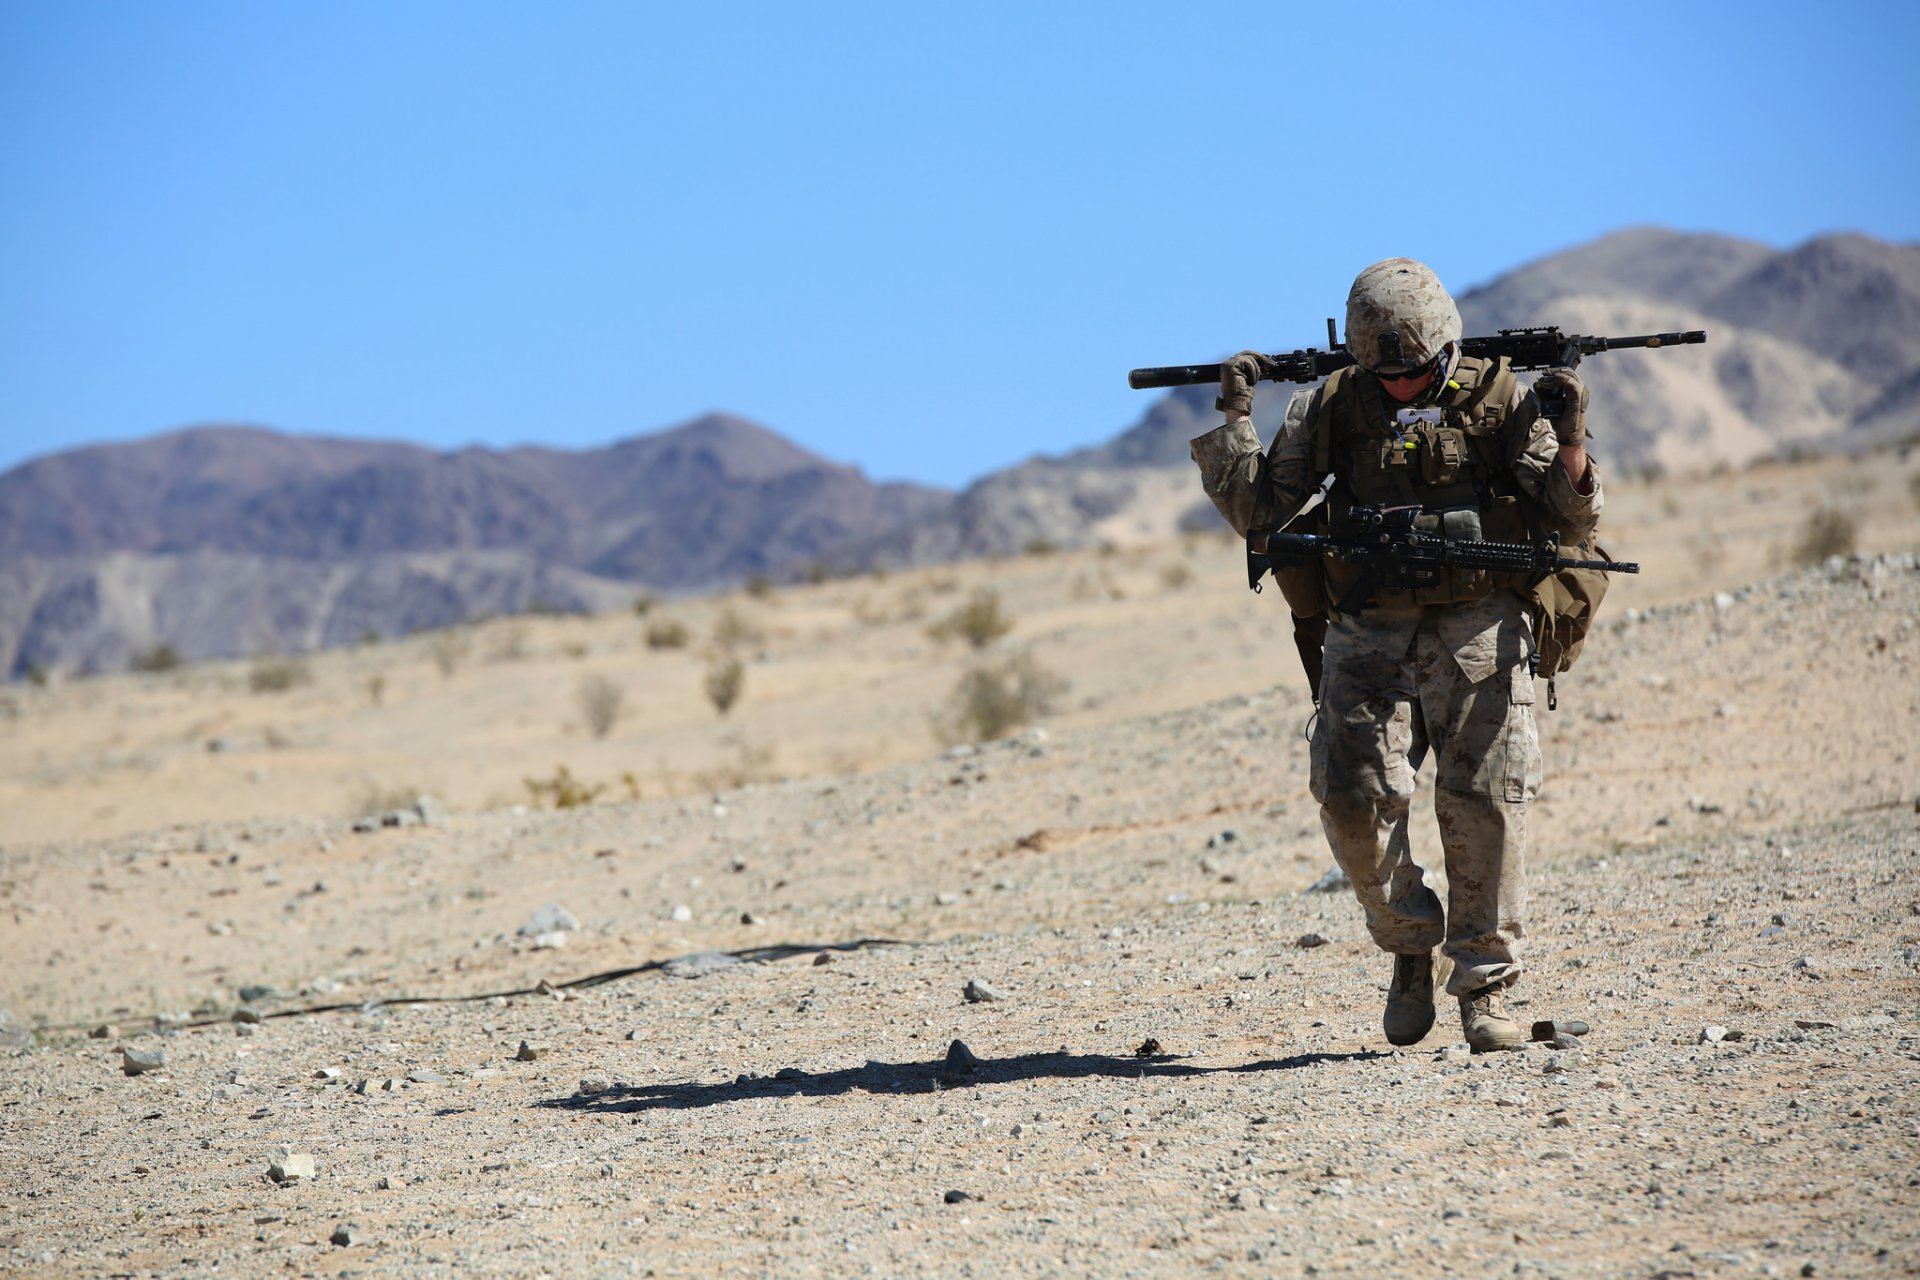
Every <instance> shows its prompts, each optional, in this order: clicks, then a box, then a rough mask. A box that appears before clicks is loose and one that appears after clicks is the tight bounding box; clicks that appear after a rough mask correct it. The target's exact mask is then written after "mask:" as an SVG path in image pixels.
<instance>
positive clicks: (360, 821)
mask: <svg viewBox="0 0 1920 1280" xmlns="http://www.w3.org/2000/svg"><path fill="white" fill-rule="evenodd" d="M379 829H380V819H378V818H355V819H354V820H353V828H352V830H353V833H354V834H355V835H359V836H366V835H372V834H373V833H374V832H376V831H378V830H379Z"/></svg>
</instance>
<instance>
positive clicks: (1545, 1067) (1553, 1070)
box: [1540, 1049, 1580, 1076]
mask: <svg viewBox="0 0 1920 1280" xmlns="http://www.w3.org/2000/svg"><path fill="white" fill-rule="evenodd" d="M1579 1061H1580V1051H1579V1050H1578V1049H1569V1050H1566V1051H1564V1052H1561V1053H1550V1054H1548V1055H1547V1060H1546V1061H1545V1062H1544V1063H1542V1064H1541V1065H1540V1070H1541V1071H1543V1072H1545V1073H1546V1074H1547V1075H1550V1076H1551V1075H1565V1074H1567V1073H1568V1072H1570V1071H1572V1070H1573V1068H1574V1067H1575V1066H1576V1065H1577V1064H1578V1063H1579Z"/></svg>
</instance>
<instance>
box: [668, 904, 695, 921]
mask: <svg viewBox="0 0 1920 1280" xmlns="http://www.w3.org/2000/svg"><path fill="white" fill-rule="evenodd" d="M670 914H671V915H672V917H673V919H674V920H676V921H678V922H679V923H681V924H685V923H686V922H687V921H689V920H691V919H693V908H692V907H690V906H688V905H687V904H686V903H684V902H683V903H681V904H680V905H679V906H677V907H675V908H674V909H673V911H672V912H671V913H670Z"/></svg>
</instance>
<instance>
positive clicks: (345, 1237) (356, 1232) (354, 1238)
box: [327, 1222, 366, 1249]
mask: <svg viewBox="0 0 1920 1280" xmlns="http://www.w3.org/2000/svg"><path fill="white" fill-rule="evenodd" d="M327 1238H328V1239H329V1240H331V1241H332V1242H333V1245H334V1247H335V1248H337V1249H345V1248H347V1247H348V1246H349V1245H356V1244H364V1243H365V1242H366V1234H365V1233H364V1232H362V1231H361V1230H360V1228H358V1227H355V1226H350V1225H348V1224H347V1223H344V1222H343V1223H341V1224H340V1225H339V1226H337V1227H335V1228H334V1229H333V1234H332V1235H331V1236H329V1237H327Z"/></svg>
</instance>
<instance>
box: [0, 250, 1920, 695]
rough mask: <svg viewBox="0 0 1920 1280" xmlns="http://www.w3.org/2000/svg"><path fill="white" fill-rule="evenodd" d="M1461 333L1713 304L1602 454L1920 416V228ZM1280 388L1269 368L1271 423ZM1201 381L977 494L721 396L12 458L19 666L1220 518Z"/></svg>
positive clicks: (8, 531)
mask: <svg viewBox="0 0 1920 1280" xmlns="http://www.w3.org/2000/svg"><path fill="white" fill-rule="evenodd" d="M1459 302H1460V310H1461V315H1462V317H1463V320H1464V322H1465V325H1466V329H1467V332H1469V333H1492V332H1494V331H1496V330H1498V329H1500V328H1509V327H1519V326H1526V325H1540V324H1554V325H1558V326H1560V327H1561V328H1562V329H1565V330H1567V331H1569V332H1577V333H1598V334H1609V335H1618V334H1632V333H1646V332H1660V331H1666V330H1672V329H1693V328H1699V329H1705V330H1707V332H1708V340H1707V345H1705V346H1704V347H1693V346H1689V347H1681V348H1676V349H1672V350H1665V351H1657V352H1648V351H1622V352H1608V353H1604V354H1602V355H1600V356H1597V357H1594V358H1592V359H1591V360H1589V361H1588V362H1587V363H1586V364H1585V365H1584V366H1583V374H1584V376H1585V378H1586V381H1587V383H1588V386H1589V387H1590V388H1591V389H1592V396H1593V400H1592V409H1591V422H1592V425H1593V432H1594V437H1595V446H1594V448H1595V452H1596V454H1597V455H1598V457H1599V459H1600V462H1601V465H1602V466H1603V467H1605V468H1607V469H1608V470H1609V471H1610V472H1611V473H1613V474H1616V475H1618V474H1631V473H1633V472H1636V471H1642V470H1646V469H1653V468H1658V469H1664V470H1669V471H1688V470H1696V469H1705V468H1709V467H1713V466H1718V465H1725V464H1740V463H1744V462H1747V461H1750V460H1752V459H1755V458H1763V457H1771V456H1776V455H1780V454H1784V453H1788V452H1794V451H1806V450H1818V449H1860V448H1868V447H1873V446H1876V445H1881V444H1886V443H1889V442H1895V441H1901V440H1905V439H1908V438H1911V437H1914V436H1916V435H1920V246H1915V245H1899V244H1889V243H1886V242H1883V241H1879V240H1875V239H1872V238H1871V237H1868V236H1862V235H1856V234H1850V233H1849V234H1835V235H1827V236H1820V237H1817V238H1815V239H1812V240H1809V241H1807V242H1806V243H1805V244H1802V245H1798V246H1795V247H1794V248H1791V249H1788V250H1784V251H1781V250H1775V249H1772V248H1770V247H1768V246H1766V245H1763V244H1757V243H1755V242H1753V241H1749V240H1742V239H1737V238H1734V237H1730V236H1720V235H1712V234H1703V233H1689V232H1678V231H1670V230H1664V229H1661V228H1654V227H1638V228H1632V229H1628V230H1625V231H1621V232H1618V233H1616V234H1613V235H1609V236H1605V237H1603V238H1601V239H1599V240H1596V241H1593V242H1592V243H1589V244H1584V245H1579V246H1576V247H1574V248H1571V249H1568V250H1565V251H1564V252H1560V253H1556V254H1552V255H1550V256H1548V257H1545V258H1542V259H1539V260H1538V261H1535V262H1530V263H1526V264H1524V265H1522V266H1520V267H1518V268H1516V269H1514V270H1512V271H1510V272H1507V273H1506V274H1504V275H1502V276H1500V277H1498V278H1497V279H1494V280H1492V281H1489V282H1487V283H1486V284H1483V285H1480V286H1478V287H1476V288H1472V289H1469V290H1466V291H1465V292H1463V293H1462V294H1461V295H1460V297H1459ZM1292 390H1293V388H1291V387H1284V386H1268V387H1262V388H1261V392H1260V395H1259V396H1258V398H1257V399H1256V403H1255V407H1254V419H1255V425H1256V427H1257V428H1258V429H1259V431H1260V433H1261V436H1262V438H1263V439H1266V440H1271V439H1272V438H1273V434H1274V432H1275V430H1276V429H1277V428H1278V425H1279V419H1280V416H1281V415H1282V414H1283V413H1284V411H1285V408H1286V403H1287V399H1288V395H1289V393H1290V392H1291V391H1292ZM1214 395H1215V391H1214V389H1213V388H1211V387H1184V388H1180V389H1177V390H1174V391H1170V392H1168V393H1166V394H1164V395H1161V396H1159V397H1157V398H1155V399H1153V400H1152V401H1151V402H1149V403H1148V404H1147V407H1146V409H1145V412H1144V413H1143V414H1142V415H1141V417H1140V419H1139V420H1138V421H1137V422H1135V423H1134V424H1133V425H1132V426H1131V427H1129V428H1128V429H1126V430H1125V431H1123V432H1121V433H1120V434H1119V435H1117V436H1115V437H1114V438H1113V439H1111V440H1109V441H1108V442H1106V443H1105V444H1102V445H1098V446H1095V447H1092V448H1086V449H1080V450H1076V451H1074V452H1072V453H1069V454H1066V455H1063V456H1058V457H1038V458H1033V459H1029V460H1028V461H1025V462H1022V463H1020V464H1018V465H1016V466H1012V467H1008V468H1006V469H1004V470H1002V471H998V472H995V473H993V474H991V475H988V476H985V477H983V478H982V479H980V480H978V481H976V482H975V483H973V484H971V485H969V486H968V487H967V488H966V489H964V490H963V491H961V492H959V493H957V494H956V493H947V492H943V491H940V490H936V489H929V488H923V487H920V486H914V485H899V484H875V483H873V482H871V481H869V480H868V479H867V478H866V477H865V476H864V475H862V474H861V472H860V471H859V470H858V469H857V468H854V467H849V466H843V465H840V464H837V463H833V462H829V461H827V460H826V459H823V458H820V457H818V456H816V455H814V454H812V453H809V452H807V451H806V450H805V449H802V448H800V447H799V446H798V445H795V444H794V443H793V442H791V441H789V440H786V439H784V438H783V437H781V436H779V435H777V434H776V433H774V432H772V431H770V430H768V429H767V428H765V427H762V426H759V425H756V424H754V423H751V422H748V421H746V420H744V419H741V418H736V417H732V416H729V415H726V414H710V415H708V416H706V417H703V418H700V419H697V420H695V421H693V422H689V423H685V424H683V425H681V426H678V427H674V428H671V429H669V430H665V431H659V432H655V433H653V434H649V435H643V436H637V437H634V438H632V439H628V440H622V441H620V442H618V443H616V444H612V445H609V446H606V447H604V448H599V449H589V450H582V451H568V450H561V449H547V448H538V447H526V448H517V449H506V450H494V449H480V448H470V449H462V450H457V451H453V452H447V453H441V452H437V451H434V450H431V449H425V448H421V447H419V446H417V445H410V444H403V443H391V442H371V441H357V440H331V439H317V438H307V437H297V436H289V435H284V434H280V433H277V432H273V431H269V430H266V429H263V428H258V427H202V428H196V429H193V430H188V431H180V432H175V433H173V434H170V435H165V436H160V437H156V438H153V439H150V440H144V441H138V442H134V443H130V444H115V445H102V446H96V447H93V448H87V449H77V450H73V451H70V452H67V453H61V454H56V455H53V456H51V457H46V458H40V459H37V460H35V461H33V462H29V463H27V464H25V465H23V466H20V467H17V468H15V469H13V470H12V471H9V472H7V473H6V474H4V475H0V672H6V673H10V674H13V675H18V674H20V673H22V672H25V671H26V670H28V669H29V668H30V667H36V666H38V667H53V666H59V667H77V668H88V669H100V670H104V669H112V668H114V667H117V666H119V665H122V664H124V663H125V662H126V661H127V659H128V657H129V655H131V654H133V653H136V652H138V651H139V650H140V649H141V648H143V647H146V646H150V645H153V644H156V643H161V642H164V643H168V644H171V645H173V646H174V647H175V649H176V650H177V651H178V652H180V653H181V654H182V655H183V656H185V657H188V658H199V657H210V656H217V655H235V654H243V653H247V652H251V651H258V650H267V649H287V650H297V649H305V648H311V647H316V646H322V645H329V644H337V643H342V642H345V641H350V640H352V639H355V638H357V637H358V636H359V635H361V634H362V633H363V632H365V631H367V630H374V631H379V632H381V633H382V634H388V635H393V634H399V633H404V632H407V631H411V630H418V629H421V628H425V627H438V626H445V625H448V624H450V623H454V622H458V621H459V620H461V619H462V618H465V617H468V616H473V615H477V614H483V613H498V612H511V611H515V610H521V609H526V608H528V607H530V606H534V605H546V606H551V607H558V608H566V609H592V608H602V607H606V605H607V604H608V603H609V602H617V601H619V600H621V599H624V598H627V597H630V596H631V595H633V594H634V593H635V592H636V591H637V590H639V589H641V588H643V587H644V588H651V589H657V590H671V591H686V590H696V589H701V588H706V587H712V586H718V585H722V584H727V583H732V582H738V581H740V580H741V579H743V578H745V577H747V576H749V575H752V574H766V575H768V576H771V577H775V578H782V577H789V578H790V577H796V576H799V575H800V574H802V573H803V572H805V571H806V569H807V568H808V566H810V565H813V564H816V563H822V562H824V563H828V564H832V565H834V566H837V567H842V568H847V567H869V566H886V565H910V564H924V563H930V562H936V561H944V560H951V559H955V558H960V557H970V556H983V555H1007V554H1015V553H1018V552H1020V551H1023V550H1025V549H1027V548H1029V547H1033V546H1035V545H1038V544H1046V545H1052V546H1058V547H1075V546H1089V545H1094V544H1098V543H1125V542H1131V541H1140V540H1147V539H1154V538H1163V537H1166V536H1167V535H1168V534H1170V533H1172V532H1173V531H1175V530H1176V529H1178V528H1181V527H1203V528H1217V527H1219V520H1218V517H1217V516H1216V515H1215V514H1214V513H1213V510H1212V507H1211V506H1210V505H1209V504H1208V503H1207V502H1206V500H1205V499H1204V497H1203V496H1202V495H1201V494H1200V492H1199V489H1198V486H1197V485H1195V484H1194V482H1193V477H1192V467H1191V464H1190V463H1189V462H1188V460H1187V442H1188V441H1189V440H1190V439H1191V438H1192V437H1194V436H1196V435H1199V434H1201V433H1202V432H1203V431H1206V430H1208V429H1210V428H1211V427H1212V426H1214V425H1215V424H1216V423H1217V422H1218V421H1219V415H1218V414H1217V412H1216V411H1215V410H1214V408H1213V397H1214Z"/></svg>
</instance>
